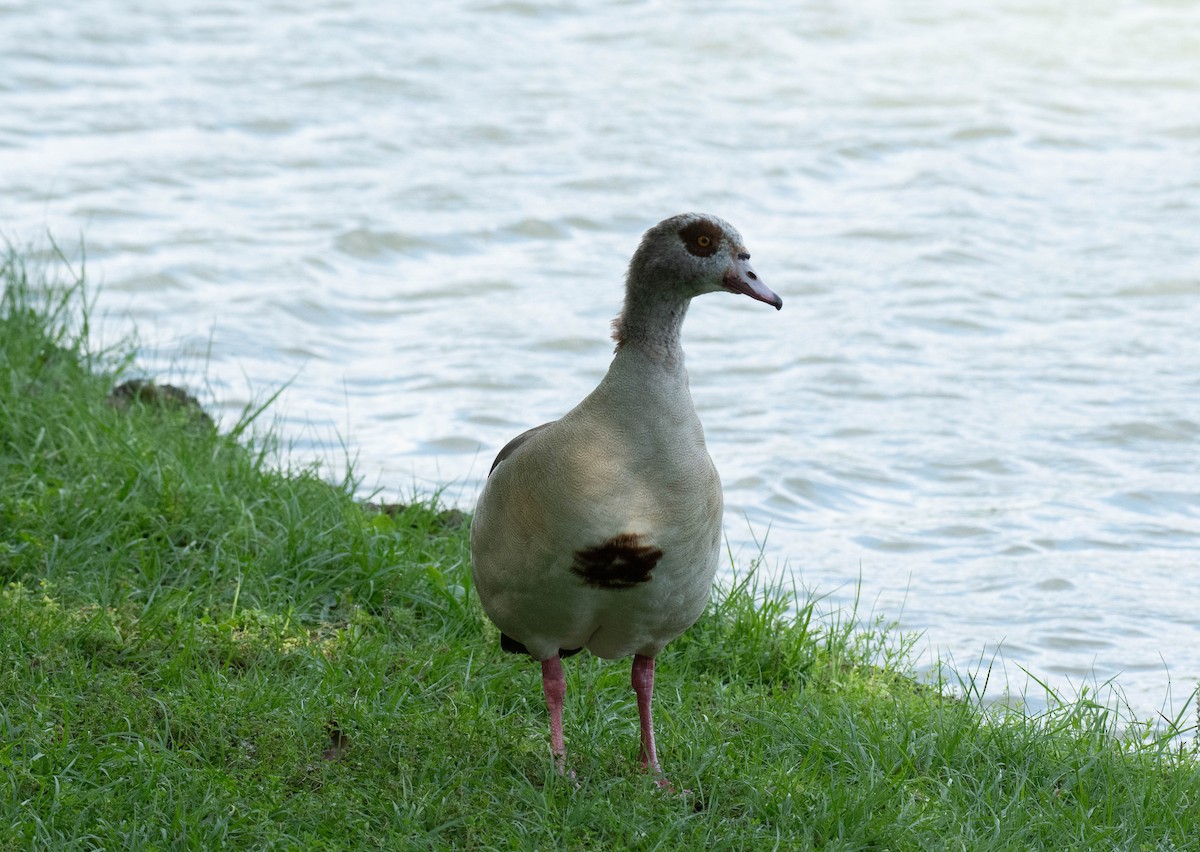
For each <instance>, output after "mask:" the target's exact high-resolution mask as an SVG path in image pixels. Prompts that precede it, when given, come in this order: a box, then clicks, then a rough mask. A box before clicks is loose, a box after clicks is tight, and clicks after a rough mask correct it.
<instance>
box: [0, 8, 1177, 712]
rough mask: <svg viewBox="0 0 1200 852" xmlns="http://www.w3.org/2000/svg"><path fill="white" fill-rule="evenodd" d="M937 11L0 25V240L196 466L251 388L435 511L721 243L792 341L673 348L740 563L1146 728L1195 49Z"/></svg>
mask: <svg viewBox="0 0 1200 852" xmlns="http://www.w3.org/2000/svg"><path fill="white" fill-rule="evenodd" d="M1050 5H1053V8H1046V7H1047V6H1050ZM735 6H736V8H735ZM974 6H979V7H980V8H974V7H966V6H965V4H959V3H951V2H926V3H905V4H892V3H885V2H863V3H858V4H841V3H833V2H816V3H808V4H804V7H803V8H802V9H800V10H795V11H782V10H780V9H779V4H775V3H770V2H753V3H740V4H726V3H715V2H714V3H690V4H675V3H666V2H632V0H630V1H629V2H613V3H579V2H569V0H562V1H561V2H552V3H532V2H473V3H467V2H458V3H445V4H433V3H423V4H416V3H409V4H400V6H399V8H393V9H390V10H385V9H383V8H382V7H379V6H378V4H372V3H366V2H362V0H326V2H303V3H301V2H274V3H266V4H233V3H225V2H220V0H194V2H179V3H172V4H154V3H143V2H136V0H93V2H88V3H82V2H73V3H72V2H63V3H57V4H44V3H40V4H35V3H29V2H14V0H0V231H2V232H3V233H4V234H5V235H6V236H7V237H8V238H9V239H11V240H16V241H17V242H25V241H32V242H34V243H37V242H38V241H39V240H41V241H42V244H44V234H45V233H46V232H49V233H51V234H53V235H54V236H55V238H56V239H57V240H59V241H60V242H62V243H64V244H66V245H67V246H68V247H70V246H72V245H75V244H76V243H77V242H78V239H79V238H82V241H83V243H84V245H85V246H86V249H87V261H88V269H89V273H90V276H91V277H92V279H93V280H98V281H100V282H101V283H102V284H103V287H104V289H103V292H102V294H101V296H100V300H99V310H100V311H101V312H102V313H103V314H105V316H106V317H107V319H106V322H105V326H104V327H105V330H106V331H105V333H106V335H107V336H108V337H109V338H113V337H116V336H118V335H120V334H122V333H125V332H127V331H128V330H130V329H132V328H134V327H136V328H137V330H138V333H139V335H140V339H141V342H142V348H143V356H142V363H143V364H145V365H147V367H148V368H149V370H150V371H151V372H153V373H155V374H157V375H159V376H164V377H167V378H172V379H174V380H176V381H182V382H184V383H188V382H191V383H192V384H193V385H196V384H202V383H203V382H202V377H204V376H207V377H208V379H209V382H210V384H209V386H208V387H207V388H203V392H204V394H205V395H206V400H207V401H208V403H209V407H210V409H211V410H213V411H214V413H216V414H217V415H219V416H221V417H223V418H224V420H225V422H227V423H228V422H231V421H232V420H233V419H234V418H235V417H236V416H237V413H238V412H239V411H240V410H241V408H242V407H243V406H244V405H246V404H247V403H248V402H249V401H250V400H252V399H255V398H259V399H261V398H263V397H265V396H267V395H268V394H269V393H270V392H271V391H273V390H274V389H275V388H277V387H279V386H280V384H282V383H289V384H288V385H287V387H286V390H285V391H284V392H283V394H282V396H281V399H280V401H279V404H278V405H277V406H276V408H275V410H276V412H278V413H279V415H280V418H281V423H280V425H281V427H282V428H283V430H284V434H285V436H286V437H287V439H288V440H289V441H291V442H292V443H293V445H294V447H295V452H296V454H297V455H298V456H299V457H300V458H301V459H304V458H320V459H324V460H326V462H327V464H328V469H329V472H330V475H331V476H336V475H337V474H338V471H339V469H340V464H341V459H342V456H343V450H342V449H341V442H344V443H345V444H346V446H348V447H349V449H350V452H351V454H352V455H353V456H354V457H355V458H356V459H357V471H358V473H359V474H360V475H361V476H362V477H363V479H364V488H365V489H368V490H370V489H375V488H378V489H381V490H382V493H383V496H384V497H386V498H392V499H395V498H403V497H406V496H408V495H410V494H411V493H412V491H413V490H414V489H417V490H419V491H423V492H429V491H433V490H437V489H444V490H443V496H444V498H445V499H447V500H449V501H451V502H453V503H457V504H459V505H461V506H463V507H467V508H469V507H470V506H471V505H472V503H473V500H474V497H475V494H476V493H477V490H478V488H479V484H480V481H481V479H482V477H483V476H484V474H485V473H486V471H487V469H488V465H489V464H490V462H491V458H492V456H493V454H494V453H495V451H496V449H497V448H498V447H499V446H500V445H502V444H503V443H504V442H505V441H506V440H507V439H508V438H509V437H511V436H512V435H513V434H515V433H516V432H518V431H520V430H523V429H524V428H526V427H527V426H530V425H533V424H536V423H540V422H543V421H545V420H549V419H552V418H554V417H557V416H558V415H559V414H561V413H562V412H563V411H565V410H566V409H567V408H568V407H569V406H570V405H572V404H573V403H574V402H575V401H577V400H578V399H579V398H580V397H581V396H582V395H583V394H585V393H586V392H587V391H588V390H590V388H591V387H592V386H593V385H594V384H595V382H596V381H597V380H598V379H599V377H600V376H601V375H602V374H603V372H604V370H605V369H606V367H607V363H608V359H609V356H610V352H611V341H609V340H608V337H607V334H608V322H609V320H610V319H611V318H612V316H613V315H614V314H615V313H616V311H617V309H618V307H619V303H620V297H621V293H620V284H621V278H622V275H623V272H624V266H625V263H626V262H627V260H628V257H629V255H630V253H631V252H632V250H633V248H634V247H635V245H636V243H637V240H638V238H639V236H640V234H641V232H642V231H643V230H644V229H645V228H647V227H649V226H650V225H651V224H653V223H654V222H656V221H658V220H659V219H661V218H663V217H665V216H667V215H670V214H673V213H677V212H681V211H683V210H689V209H698V210H707V211H711V212H713V213H716V214H718V215H720V216H722V217H724V218H727V219H729V220H730V221H731V222H733V224H734V225H736V226H737V227H738V228H739V229H740V230H741V231H742V233H743V235H744V236H745V237H746V240H747V242H748V244H749V247H750V250H751V251H752V252H753V253H754V260H755V265H756V268H757V269H758V270H759V272H760V273H761V274H762V276H763V277H764V279H765V280H766V281H767V282H768V283H769V284H770V285H771V286H772V287H773V288H774V289H775V290H776V291H778V292H779V293H780V294H781V295H782V296H783V297H784V299H785V302H786V307H785V308H784V310H783V311H782V312H780V313H778V314H776V313H775V312H774V311H772V310H770V309H769V308H767V307H766V306H763V305H760V304H756V303H753V302H751V301H750V300H748V299H734V298H733V297H721V296H709V297H705V298H704V299H702V300H699V301H697V303H696V304H695V305H694V306H693V308H692V311H691V313H690V315H689V318H688V323H687V326H686V328H685V345H686V348H687V351H688V357H689V365H690V369H691V374H692V388H693V393H694V395H695V397H696V401H697V405H698V407H699V409H700V413H701V417H702V419H703V421H704V423H705V425H706V429H707V434H708V438H709V445H710V450H711V452H712V454H713V456H714V458H715V459H716V461H717V464H718V467H719V468H720V470H721V471H722V474H723V477H724V480H725V484H726V500H727V505H728V512H727V518H726V528H727V534H728V536H729V540H730V543H731V546H732V547H733V549H734V550H735V552H737V553H738V555H739V559H740V561H741V562H742V564H745V563H746V562H747V561H748V560H749V559H750V558H751V557H752V556H753V555H754V553H755V552H756V550H757V545H756V543H755V542H756V541H759V540H762V539H764V538H765V540H766V545H765V557H766V564H767V566H768V567H774V568H776V569H777V570H781V571H787V572H790V573H791V574H792V575H793V576H794V577H795V578H796V579H797V581H798V582H799V583H800V584H801V585H802V586H803V587H804V588H806V589H810V590H813V591H815V592H817V593H819V594H823V595H825V596H826V601H827V604H828V605H829V606H849V605H850V604H852V603H853V601H854V600H855V598H856V596H857V597H858V598H859V609H860V612H866V613H872V612H873V613H876V614H879V615H882V616H884V617H887V618H891V619H896V620H898V621H899V622H900V625H901V627H902V628H904V629H905V630H915V631H921V632H922V634H921V639H920V640H919V642H918V646H917V647H918V649H919V650H920V651H921V653H922V661H923V662H922V664H923V665H924V666H925V667H930V666H932V665H933V662H934V660H936V659H937V658H939V657H940V658H942V659H944V660H951V661H953V663H954V665H955V666H956V667H957V668H958V670H960V671H962V672H965V673H970V672H973V671H979V672H981V673H982V672H984V671H986V669H987V668H988V667H989V666H992V667H994V672H993V674H992V677H991V681H990V689H991V690H992V692H993V693H996V692H997V691H1000V692H1002V691H1003V688H1004V682H1005V676H1007V678H1008V681H1009V682H1008V686H1009V688H1010V689H1011V690H1013V691H1014V692H1017V693H1021V692H1023V691H1024V692H1027V698H1028V700H1029V701H1030V703H1031V704H1033V705H1034V706H1035V707H1036V706H1038V705H1039V702H1040V701H1041V700H1042V698H1043V697H1044V696H1043V694H1042V691H1041V687H1040V686H1038V685H1037V684H1036V683H1034V684H1031V685H1030V684H1028V682H1027V679H1026V677H1025V675H1024V673H1023V671H1022V670H1027V671H1029V672H1032V673H1034V674H1035V675H1036V676H1037V677H1039V678H1041V679H1043V680H1044V681H1045V682H1046V683H1048V684H1050V685H1051V686H1053V687H1055V688H1058V689H1064V690H1066V692H1067V693H1068V694H1073V693H1074V691H1075V690H1076V689H1077V688H1078V687H1080V686H1081V685H1087V684H1103V683H1106V682H1108V681H1110V680H1112V681H1114V682H1115V683H1116V685H1117V686H1118V687H1119V689H1120V690H1121V692H1122V694H1123V695H1124V700H1126V701H1127V702H1128V704H1129V705H1130V707H1132V708H1133V710H1134V711H1135V712H1136V713H1137V714H1138V715H1139V716H1141V717H1152V718H1156V713H1157V711H1158V710H1159V709H1162V710H1163V711H1164V712H1165V713H1166V714H1167V715H1173V714H1174V713H1177V712H1179V711H1181V710H1182V709H1184V702H1185V700H1186V696H1187V695H1188V693H1190V692H1191V690H1192V689H1193V688H1194V686H1195V685H1196V683H1197V681H1200V583H1198V578H1200V452H1198V445H1200V335H1198V334H1197V333H1196V328H1197V327H1198V326H1200V307H1198V302H1200V252H1198V250H1197V249H1198V246H1200V5H1197V4H1196V3H1194V2H1184V0H1178V2H1167V0H1163V2H1101V3H1073V2H1065V3H1060V4H1038V3H1031V2H1002V3H997V4H974ZM985 7H986V8H985ZM997 649H998V652H997ZM997 684H999V687H998V686H997Z"/></svg>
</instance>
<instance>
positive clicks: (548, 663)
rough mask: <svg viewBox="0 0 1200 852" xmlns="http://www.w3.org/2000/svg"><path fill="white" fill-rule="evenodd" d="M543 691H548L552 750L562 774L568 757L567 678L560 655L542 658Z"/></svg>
mask: <svg viewBox="0 0 1200 852" xmlns="http://www.w3.org/2000/svg"><path fill="white" fill-rule="evenodd" d="M542 691H543V692H545V693H546V710H547V712H549V714H550V751H551V753H552V754H553V755H554V765H555V766H557V767H558V771H559V773H560V774H561V773H562V771H563V768H564V765H565V764H566V759H567V747H566V745H565V744H564V743H563V726H562V714H563V697H564V696H566V694H567V680H566V678H565V677H564V676H563V667H562V660H560V659H559V658H558V657H551V658H550V659H548V660H542Z"/></svg>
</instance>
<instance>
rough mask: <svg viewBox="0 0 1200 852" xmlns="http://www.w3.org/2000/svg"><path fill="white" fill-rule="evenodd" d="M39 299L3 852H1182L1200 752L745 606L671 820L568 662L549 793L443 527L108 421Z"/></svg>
mask: <svg viewBox="0 0 1200 852" xmlns="http://www.w3.org/2000/svg"><path fill="white" fill-rule="evenodd" d="M56 268H57V269H58V270H59V271H58V272H55V273H53V274H51V275H50V277H51V278H52V279H55V277H56V276H58V277H57V279H56V280H50V281H47V280H45V278H44V277H42V276H40V275H39V276H38V279H37V280H36V281H28V280H27V271H26V267H25V265H24V263H23V261H22V259H21V258H20V257H19V256H17V255H14V254H11V253H10V254H9V256H8V257H7V258H6V259H5V260H4V261H3V269H2V271H0V278H2V281H0V286H2V287H3V301H2V304H0V589H2V592H0V848H13V849H24V848H31V847H33V848H53V849H71V848H96V847H105V848H205V849H207V848H216V847H219V846H221V845H227V846H238V847H247V848H250V847H253V848H270V847H277V848H296V849H319V848H327V849H342V848H346V849H353V848H390V849H408V848H447V847H459V848H498V849H510V848H539V849H552V848H578V849H612V848H627V847H628V848H688V849H701V848H738V849H747V848H755V849H757V848H771V847H773V846H779V847H781V848H806V847H819V848H828V849H928V848H935V849H936V848H954V849H963V848H965V849H988V848H997V849H1024V848H1047V849H1064V848H1088V849H1095V848H1100V849H1105V848H1113V849H1187V848H1197V846H1200V841H1198V840H1197V838H1200V766H1198V763H1197V761H1196V759H1195V755H1194V754H1193V753H1183V752H1181V751H1180V750H1179V748H1178V746H1172V745H1170V744H1169V743H1168V742H1167V741H1165V740H1154V739H1153V738H1146V739H1145V740H1141V741H1138V742H1132V743H1131V742H1129V741H1128V740H1126V741H1122V740H1121V739H1119V738H1118V737H1117V736H1116V730H1115V722H1114V720H1113V718H1112V717H1111V716H1110V714H1108V713H1107V712H1106V711H1105V710H1104V709H1103V708H1101V707H1098V706H1096V705H1094V704H1090V703H1088V702H1078V703H1072V704H1065V705H1063V706H1059V707H1055V708H1053V709H1052V710H1051V711H1049V712H1048V713H1045V714H1042V715H1041V716H1039V717H1037V718H1026V717H1024V716H1021V715H1019V714H1009V715H1007V716H1005V717H1003V718H991V719H988V718H987V717H985V715H984V714H983V713H982V712H981V711H980V710H979V709H978V707H977V706H976V705H975V704H973V703H971V702H970V701H962V700H953V699H948V698H944V697H942V696H940V695H939V694H938V693H937V692H935V691H933V690H929V689H925V688H920V687H917V686H915V685H914V684H913V682H912V681H911V680H909V679H908V678H907V677H906V676H905V674H906V671H905V666H906V661H905V660H904V659H903V657H902V656H899V657H898V656H897V655H896V654H895V653H894V652H891V653H889V652H888V651H886V649H887V648H889V647H893V643H891V642H890V641H889V637H888V636H887V635H884V634H880V633H879V632H878V631H872V630H862V629H855V628H856V627H861V626H856V625H854V624H853V623H852V621H851V620H850V619H844V620H843V621H842V622H840V623H836V624H833V623H824V624H818V623H817V622H816V621H814V620H813V619H811V618H810V617H809V616H810V613H811V609H810V608H809V607H807V606H805V605H804V602H803V601H799V602H793V601H789V600H788V598H787V596H786V595H784V594H782V593H772V594H770V595H768V596H766V597H765V598H764V597H763V595H762V594H761V592H762V590H761V589H759V590H756V589H755V588H754V584H753V582H748V583H743V584H740V585H738V586H737V587H735V588H732V589H726V590H724V591H723V592H722V593H720V594H719V595H717V597H716V599H715V600H714V603H713V604H712V606H711V607H710V609H709V612H708V613H707V614H706V615H705V617H704V618H703V619H702V621H701V622H700V623H699V624H698V625H697V626H696V627H695V628H693V629H692V630H691V631H689V632H688V633H687V634H685V636H684V637H682V638H681V639H680V640H678V641H676V642H675V643H673V644H672V645H670V646H668V648H667V650H666V651H665V652H664V653H663V655H662V657H661V658H660V665H659V671H658V684H657V701H656V707H655V709H656V714H657V722H658V737H659V746H660V749H661V750H662V757H663V764H664V767H665V768H666V770H667V772H668V774H669V775H670V776H671V778H672V779H673V781H674V782H675V785H676V787H680V788H688V789H689V790H690V791H691V793H690V794H688V795H667V794H664V793H662V792H661V791H659V790H658V789H657V787H656V786H655V784H654V782H653V780H652V779H651V778H649V777H647V776H645V775H643V774H641V773H639V772H638V771H637V769H636V752H637V713H636V709H635V707H634V704H633V696H632V692H631V691H630V689H629V664H628V662H614V663H605V662H602V661H598V660H595V659H592V658H590V657H588V655H586V654H581V655H579V656H577V657H574V658H572V659H571V660H570V661H569V662H568V663H567V670H568V696H567V705H566V722H567V747H568V752H569V763H570V765H571V767H572V768H573V769H574V770H575V772H576V773H577V777H578V786H576V785H574V784H572V783H570V782H567V781H564V780H563V779H561V778H559V777H558V776H557V775H556V774H555V773H554V771H553V764H552V762H551V759H550V755H549V748H548V738H547V730H546V718H545V710H544V706H543V704H542V698H541V690H540V678H539V674H538V669H537V667H536V666H535V665H533V664H532V663H530V662H529V661H525V660H521V659H518V658H516V657H514V656H511V655H507V654H504V653H502V652H501V651H500V649H499V645H498V642H497V636H496V633H495V630H494V629H493V628H492V627H491V626H490V625H489V624H488V623H487V622H486V619H485V618H484V617H483V615H482V612H481V610H480V608H479V606H478V604H477V601H476V600H475V599H474V597H473V595H472V592H471V591H470V579H469V576H470V575H469V566H468V546H467V529H466V525H465V523H464V521H463V518H462V516H461V515H459V514H458V513H455V512H445V511H440V510H439V508H438V507H437V506H436V505H432V504H418V505H414V506H411V507H407V508H402V509H399V508H393V509H391V510H389V511H386V512H383V511H377V510H374V509H371V508H368V507H364V506H362V505H360V504H359V503H358V502H356V500H355V499H354V496H353V494H352V489H351V487H350V485H349V484H348V483H343V484H340V485H331V484H328V483H326V482H324V481H322V480H321V479H320V478H319V476H317V474H316V471H315V470H313V469H309V468H295V467H288V466H287V464H286V462H285V460H283V459H282V457H281V455H280V454H279V453H278V452H276V451H275V449H274V448H273V444H272V441H271V438H270V436H269V435H266V436H264V435H263V434H261V433H259V434H255V433H256V429H255V428H254V427H253V426H252V424H251V423H250V420H251V419H252V415H251V414H249V413H248V414H247V416H246V417H244V418H243V419H242V420H241V421H239V422H238V423H237V424H234V425H232V426H230V425H228V424H226V425H225V427H224V428H223V429H221V430H218V429H216V428H213V427H212V425H211V424H210V423H209V422H207V421H206V420H205V419H204V418H203V417H202V416H200V415H199V414H198V412H197V411H196V410H195V409H194V408H193V407H191V406H189V405H186V404H179V402H178V400H177V399H175V398H173V397H171V396H170V395H169V394H164V393H163V392H160V391H154V390H152V389H149V388H146V387H141V388H138V387H133V388H132V390H131V389H130V386H127V387H126V390H125V392H124V393H122V394H118V395H115V396H114V395H112V391H113V389H114V387H115V386H117V385H119V384H121V383H122V382H125V381H126V380H128V379H130V378H134V377H135V373H134V363H133V361H132V359H131V357H129V354H128V352H127V351H123V350H122V351H115V352H109V353H107V354H103V355H99V356H98V355H95V354H92V353H91V351H90V343H89V340H88V333H87V325H86V322H85V320H84V317H85V313H86V312H85V311H84V310H83V308H84V305H83V295H84V290H83V287H82V285H81V283H80V282H77V281H73V280H72V279H71V277H70V275H69V274H68V273H67V271H66V270H65V268H64V267H62V266H61V265H59V266H57V267H56ZM63 276H65V283H64V281H63ZM748 567H749V566H743V568H744V569H746V568H748ZM746 576H750V577H752V576H753V574H749V573H748V574H746ZM797 611H798V612H799V616H795V615H793V614H791V613H794V612H797Z"/></svg>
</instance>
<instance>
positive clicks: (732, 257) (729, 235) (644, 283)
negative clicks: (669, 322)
mask: <svg viewBox="0 0 1200 852" xmlns="http://www.w3.org/2000/svg"><path fill="white" fill-rule="evenodd" d="M626 286H627V287H629V288H633V287H639V288H654V289H659V290H663V289H665V290H667V291H673V295H675V296H676V297H677V298H683V299H690V298H692V297H693V296H700V295H703V294H704V293H716V292H719V291H723V290H724V291H729V292H732V293H741V294H743V295H746V296H749V297H750V298H751V299H757V300H758V301H760V302H766V303H767V304H768V305H774V306H775V308H776V310H778V309H779V308H782V307H783V299H781V298H779V296H778V295H776V294H775V293H773V292H772V291H771V290H770V288H768V287H767V286H766V285H765V284H763V282H762V279H761V278H759V277H758V273H756V272H755V271H754V267H753V266H751V265H750V252H749V251H748V250H747V249H746V244H745V242H744V241H743V240H742V235H741V234H739V233H738V232H737V229H735V228H734V227H733V226H732V225H730V224H729V223H728V222H726V221H725V220H724V219H719V218H717V217H716V216H709V215H705V214H700V213H684V214H682V215H679V216H672V217H671V218H670V219H664V220H663V221H662V222H659V223H658V224H657V225H655V226H654V227H653V228H651V229H650V230H649V231H647V232H646V235H645V236H644V237H642V242H641V245H639V246H638V250H637V251H636V252H635V253H634V255H633V260H632V261H630V264H629V275H628V277H627V279H626ZM664 295H665V294H664Z"/></svg>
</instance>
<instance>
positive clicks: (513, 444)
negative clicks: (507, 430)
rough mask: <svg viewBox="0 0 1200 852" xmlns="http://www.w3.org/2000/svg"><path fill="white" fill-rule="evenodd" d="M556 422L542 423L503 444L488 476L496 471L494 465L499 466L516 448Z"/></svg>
mask: <svg viewBox="0 0 1200 852" xmlns="http://www.w3.org/2000/svg"><path fill="white" fill-rule="evenodd" d="M557 422H558V421H557V420H551V421H550V422H549V423H543V424H542V425H541V426H534V427H533V428H532V429H528V430H526V431H524V432H522V433H521V434H520V435H518V436H517V437H515V438H513V439H512V440H511V441H509V442H508V443H507V444H505V445H504V446H503V447H501V448H500V452H499V453H498V454H497V455H496V460H495V461H494V462H492V466H491V468H490V469H489V470H488V476H491V475H492V471H493V470H495V469H496V465H498V464H500V462H502V461H504V460H505V459H506V458H508V457H509V456H511V455H512V454H513V453H515V452H516V451H517V447H519V446H521V445H522V444H524V443H525V442H526V441H528V440H529V439H530V438H532V437H533V436H534V435H536V434H537V433H538V432H540V431H542V430H543V429H545V428H546V427H547V426H552V425H554V424H555V423H557Z"/></svg>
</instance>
